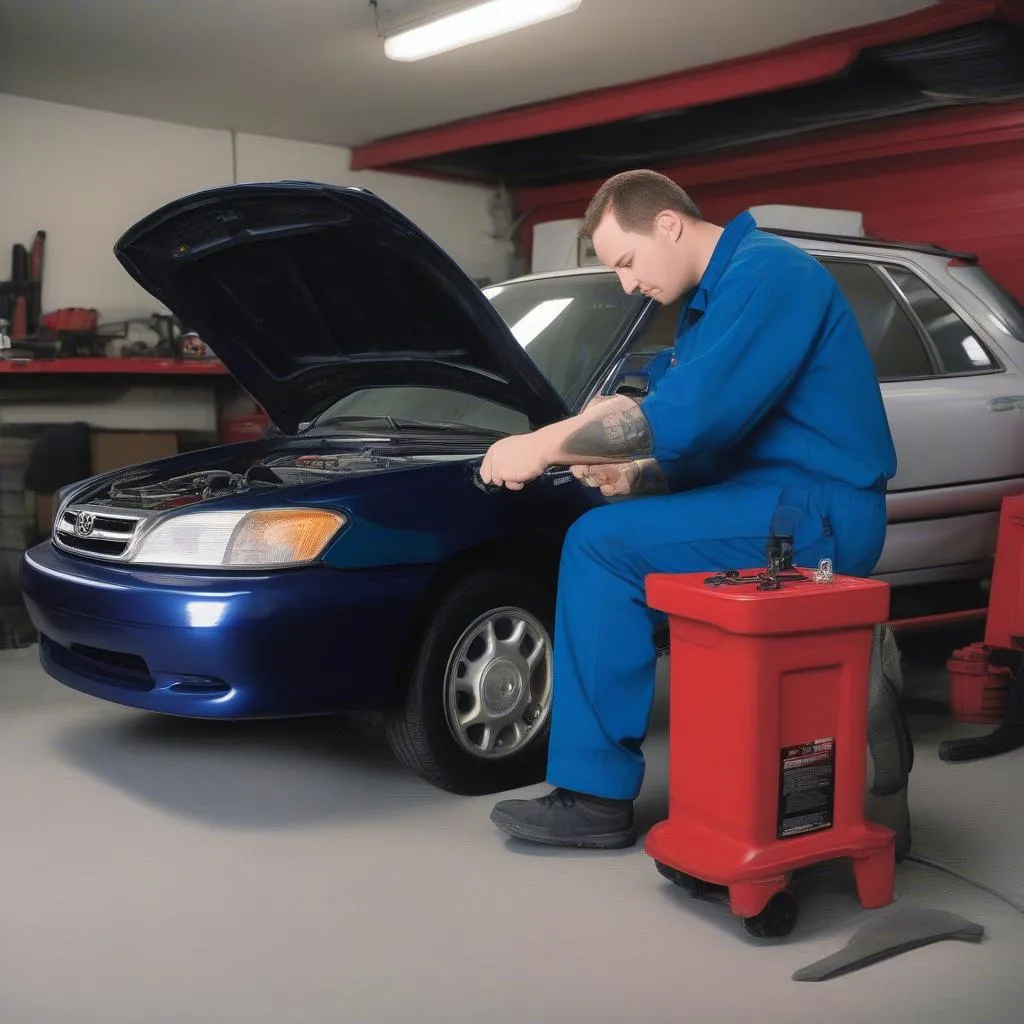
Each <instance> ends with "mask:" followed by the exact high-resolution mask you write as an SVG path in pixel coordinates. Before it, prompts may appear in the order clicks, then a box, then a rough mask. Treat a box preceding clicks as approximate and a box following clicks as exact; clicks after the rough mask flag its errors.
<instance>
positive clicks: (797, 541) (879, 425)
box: [548, 213, 896, 799]
mask: <svg viewBox="0 0 1024 1024" xmlns="http://www.w3.org/2000/svg"><path fill="white" fill-rule="evenodd" d="M661 366H662V370H663V372H662V373H661V374H660V377H658V378H657V379H656V380H655V381H654V382H653V385H652V388H651V390H650V391H649V393H648V395H647V397H646V398H645V399H644V400H643V402H642V403H641V408H642V409H643V411H644V414H645V415H646V417H647V420H648V422H649V423H650V426H651V431H652V435H653V439H654V452H653V454H654V457H655V458H656V459H657V460H658V462H659V464H660V465H661V466H662V467H663V469H664V470H665V472H666V474H667V476H668V477H669V479H670V482H671V486H672V492H671V493H669V494H667V495H659V496H653V497H642V498H635V499H629V500H626V501H621V502H615V503H610V504H607V505H603V506H600V507H598V508H596V509H593V510H591V511H588V512H587V513H585V514H584V515H583V516H581V517H580V519H579V520H577V521H576V523H575V524H574V525H573V526H572V528H571V529H570V530H569V532H568V534H567V536H566V540H565V543H564V546H563V550H562V559H561V568H560V574H559V590H558V604H557V610H556V622H555V641H554V703H553V707H552V722H551V738H550V746H549V755H548V782H550V783H551V784H552V785H554V786H560V787H564V788H567V789H572V790H576V791H579V792H583V793H590V794H593V795H595V796H603V797H609V798H616V799H632V798H635V797H636V795H637V794H638V793H639V791H640V786H641V783H642V781H643V774H644V760H643V755H642V753H641V749H640V747H641V744H642V742H643V740H644V738H645V737H646V734H647V728H648V721H649V718H650V712H651V704H652V701H653V696H654V684H655V668H656V661H657V652H656V649H655V645H654V639H653V637H654V633H655V632H656V629H657V627H658V626H659V625H660V624H661V623H663V621H664V618H665V617H664V615H663V614H662V613H659V612H656V611H654V610H652V609H650V608H648V607H647V605H646V601H645V592H644V580H645V577H646V576H647V575H648V574H650V573H666V572H667V573H686V572H716V571H719V570H724V569H741V570H749V569H754V568H758V567H763V566H764V565H765V564H766V544H767V541H768V538H769V536H770V535H771V534H772V533H773V532H775V533H777V534H788V535H790V536H792V537H793V560H794V563H795V564H797V565H804V566H812V567H813V566H817V564H818V563H819V561H820V560H821V559H824V558H828V559H831V560H832V563H833V567H834V569H835V571H836V572H838V573H843V574H847V575H853V576H865V575H868V574H870V573H871V571H872V570H873V568H874V566H875V564H876V563H877V561H878V558H879V556H880V555H881V552H882V547H883V544H884V541H885V532H886V511H885V492H886V487H887V484H888V481H889V480H890V479H891V478H892V477H893V476H894V475H895V473H896V452H895V449H894V446H893V442H892V436H891V434H890V431H889V424H888V420H887V417H886V413H885V407H884V405H883V402H882V396H881V391H880V388H879V385H878V379H877V376H876V374H875V370H874V366H873V363H872V360H871V356H870V354H869V352H868V349H867V346H866V345H865V343H864V338H863V336H862V334H861V331H860V328H859V326H858V324H857V321H856V319H855V318H854V315H853V312H852V310H851V308H850V306H849V304H848V303H847V301H846V299H845V297H844V295H843V294H842V292H841V291H840V290H839V288H838V286H837V284H836V283H835V280H834V279H833V277H832V276H831V275H830V274H829V272H828V271H827V270H826V269H825V268H824V267H823V266H822V265H821V264H820V263H819V262H818V261H817V260H816V259H814V258H813V257H812V256H810V255H808V254H807V253H805V252H803V251H802V250H801V249H799V248H798V247H797V246H795V245H793V244H792V243H790V242H787V241H785V240H784V239H782V238H779V237H777V236H774V235H770V234H766V233H764V232H762V231H759V230H757V228H756V226H755V223H754V220H753V218H752V217H751V215H750V214H749V213H743V214H741V215H740V216H739V217H737V218H736V219H735V220H732V221H730V222H729V223H728V224H727V225H726V226H725V229H724V231H723V234H722V235H721V237H720V239H719V241H718V244H717V245H716V247H715V250H714V253H713V255H712V258H711V261H710V263H709V264H708V267H707V270H706V271H705V273H704V275H703V277H702V278H701V280H700V283H699V284H698V286H697V287H696V288H695V289H694V290H693V291H692V292H691V293H690V295H689V296H688V297H686V298H685V299H684V302H683V308H682V310H681V312H680V317H679V323H678V326H677V330H676V339H675V347H674V351H673V352H672V358H671V360H669V359H665V360H662V361H661ZM656 376H657V375H656ZM708 683H709V685H714V681H713V680H709V681H708Z"/></svg>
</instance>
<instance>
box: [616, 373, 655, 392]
mask: <svg viewBox="0 0 1024 1024" xmlns="http://www.w3.org/2000/svg"><path fill="white" fill-rule="evenodd" d="M650 390H651V375H650V374H649V373H648V372H647V371H646V370H632V371H631V372H629V373H623V374H621V375H620V376H619V377H616V378H615V385H614V388H613V391H614V393H615V394H616V395H626V396H628V397H629V398H643V397H644V396H645V395H646V394H647V392H648V391H650Z"/></svg>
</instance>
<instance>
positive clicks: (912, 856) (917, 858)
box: [905, 853, 1024, 914]
mask: <svg viewBox="0 0 1024 1024" xmlns="http://www.w3.org/2000/svg"><path fill="white" fill-rule="evenodd" d="M905 859H906V860H912V861H913V862H914V863H915V864H923V865H924V866H925V867H929V868H934V869H935V870H936V871H942V872H944V873H945V874H947V875H952V877H953V878H959V879H960V881H961V882H966V883H967V884H968V885H973V886H974V887H975V888H976V889H981V891H982V892H987V893H988V894H989V895H990V896H995V897H996V899H999V900H1002V901H1003V902H1004V903H1006V904H1007V905H1008V906H1011V907H1013V909H1014V910H1016V911H1017V913H1018V914H1024V905H1022V904H1020V903H1018V902H1017V901H1016V900H1015V899H1013V897H1012V896H1007V895H1006V893H1004V892H1000V891H999V890H998V889H993V888H992V887H991V886H990V885H986V884H985V883H984V882H979V881H977V879H974V878H970V877H969V876H968V875H963V874H961V873H960V872H959V871H954V870H953V869H952V868H949V867H946V865H945V864H940V863H939V862H938V861H936V860H932V859H931V858H930V857H923V856H922V855H921V854H919V853H908V854H907V856H906V858H905Z"/></svg>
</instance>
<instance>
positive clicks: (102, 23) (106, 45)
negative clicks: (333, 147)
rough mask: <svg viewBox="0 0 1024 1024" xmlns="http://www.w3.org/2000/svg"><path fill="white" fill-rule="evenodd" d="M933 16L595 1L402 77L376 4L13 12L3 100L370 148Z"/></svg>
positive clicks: (158, 0)
mask: <svg viewBox="0 0 1024 1024" xmlns="http://www.w3.org/2000/svg"><path fill="white" fill-rule="evenodd" d="M385 2H386V0H385ZM402 6H403V7H404V8H408V6H409V2H408V0H402ZM932 6H935V5H934V4H933V3H931V2H929V0H827V2H823V0H714V2H703V0H689V2H683V0H583V4H582V6H581V7H580V8H579V10H577V11H576V12H575V13H573V14H571V15H568V16H567V17H563V18H557V19H555V20H554V21H550V22H547V23H545V24H542V25H536V26H533V27H531V28H526V29H523V30H521V31H519V32H515V33H512V34H511V35H508V36H505V37H501V38H498V39H494V40H490V41H488V42H485V43H481V44H478V45H475V46H470V47H466V48H465V49H462V50H456V51H453V52H451V53H448V54H444V55H442V56H439V57H435V58H431V59H429V60H425V61H421V62H417V63H413V64H399V63H394V62H392V61H389V60H387V58H385V56H384V47H383V40H382V39H381V38H380V37H379V36H378V30H377V22H376V12H375V9H374V7H373V6H371V4H370V3H369V2H368V0H215V2H211V0H173V2H167V0H0V39H2V42H3V46H2V56H0V92H3V93H9V94H13V95H18V96H26V97H32V98H36V99H42V100H50V101H53V102H58V103H70V104H75V105H78V106H84V107H91V108H94V109H98V110H108V111H114V112H117V113H122V114H134V115H137V116H141V117H150V118H155V119H158V120H164V121H172V122H176V123H179V124H187V125H194V126H197V127H205V128H218V129H234V130H237V131H240V132H251V133H254V134H262V135H272V136H278V137H281V138H289V139H297V140H304V141H310V142H324V143H333V144H337V145H346V146H356V145H361V144H364V143H367V142H370V141H373V140H376V139H382V138H386V137H389V136H393V135H399V134H402V133H405V132H409V131H413V130H417V129H423V128H429V127H433V126H436V125H441V124H447V123H449V122H452V121H456V120H459V119H463V118H467V117H474V116H479V115H482V114H487V113H491V112H494V111H498V110H503V109H507V108H509V107H515V106H519V105H523V104H529V103H535V102H539V101H542V100H549V99H555V98H559V97H563V96H568V95H571V94H574V93H578V92H581V91H585V90H590V89H596V88H603V87H607V86H614V85H621V84H624V83H627V82H634V81H639V80H643V79H648V78H652V77H655V76H658V75H664V74H669V73H671V72H674V71H680V70H685V69H687V68H693V67H700V66H703V65H706V64H710V63H713V62H716V61H722V60H727V59H731V58H736V57H742V56H745V55H748V54H751V53H757V52H761V51H764V50H769V49H774V48H776V47H779V46H783V45H786V44H789V43H793V42H798V41H800V40H802V39H806V38H809V37H812V36H817V35H821V34H823V33H827V32H833V31H838V30H841V29H845V28H850V27H854V26H858V25H864V24H869V23H871V22H875V21H880V20H883V19H887V18H893V17H896V16H899V15H901V14H906V13H908V12H911V11H915V10H919V9H921V8H926V7H932Z"/></svg>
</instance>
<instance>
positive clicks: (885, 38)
mask: <svg viewBox="0 0 1024 1024" xmlns="http://www.w3.org/2000/svg"><path fill="white" fill-rule="evenodd" d="M996 16H1002V17H1006V18H1008V19H1011V20H1017V19H1018V18H1024V0H943V2H941V3H938V4H936V5H934V6H932V7H926V8H924V9H923V10H920V11H914V12H913V13H911V14H906V15H903V16H902V17H899V18H893V19H890V20H888V21H883V22H877V23H875V24H873V25H864V26H861V27H859V28H853V29H847V30H844V31H842V32H835V33H831V34H829V35H824V36H818V37H816V38H814V39H808V40H804V41H803V42H800V43H794V44H792V45H790V46H786V47H782V48H781V49H777V50H772V51H769V52H767V53H762V54H755V55H753V56H748V57H742V58H738V59H736V60H730V61H724V62H722V63H719V64H712V65H709V66H707V67H703V68H694V69H691V70H689V71H683V72H679V73H677V74H673V75H667V76H663V77H660V78H653V79H649V80H648V81H644V82H635V83H633V84H630V85H623V86H615V87H612V88H608V89H599V90H595V91H592V92H586V93H580V94H578V95H576V96H570V97H566V98H565V99H560V100H553V101H551V102H548V103H538V104H534V105H531V106H525V107H516V108H514V109H512V110H505V111H501V112H499V113H496V114H489V115H486V116H483V117H478V118H473V119H471V120H467V121H460V122H456V123H454V124H449V125H442V126H440V127H437V128H430V129H426V130H424V131H419V132H412V133H410V134H408V135H402V136H397V137H395V138H391V139H384V140H381V141H379V142H371V143H368V144H367V145H365V146H358V147H356V148H355V149H353V151H352V162H351V167H352V170H354V171H365V170H382V169H385V168H390V167H394V165H396V164H402V163H406V162H408V161H412V160H420V159H423V158H425V157H431V156H438V155H439V154H442V153H451V152H456V151H458V150H462V149H469V148H472V147H475V146H486V145H493V144H496V143H501V142H511V141H514V140H517V139H525V138H535V137H537V136H543V135H550V134H554V133H556V132H564V131H572V130H573V129H576V128H586V127H590V126H592V125H598V124H608V123H610V122H613V121H621V120H624V119H626V118H630V117H636V116H638V115H642V114H650V113H655V112H664V111H670V110H684V109H687V108H690V107H699V106H704V105H706V104H709V103H717V102H719V101H722V100H728V99H735V98H737V97H739V96H749V95H753V94H756V93H762V92H770V91H772V90H776V89H783V88H787V87H790V86H796V85H803V84H807V83H809V82H814V81H819V80H821V79H824V78H828V77H830V76H832V75H834V74H837V73H839V72H840V71H842V70H843V69H844V68H847V67H849V65H850V64H851V63H852V62H853V61H854V60H855V59H856V57H857V55H858V54H859V53H860V52H861V51H862V50H864V49H867V48H868V47H872V46H880V45H883V44H885V43H893V42H900V41H902V40H906V39H914V38H917V37H919V36H923V35H928V34H929V33H932V32H942V31H946V30H948V29H953V28H959V27H961V26H963V25H969V24H972V23H974V22H977V21H982V20H984V19H986V18H991V17H996Z"/></svg>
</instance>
